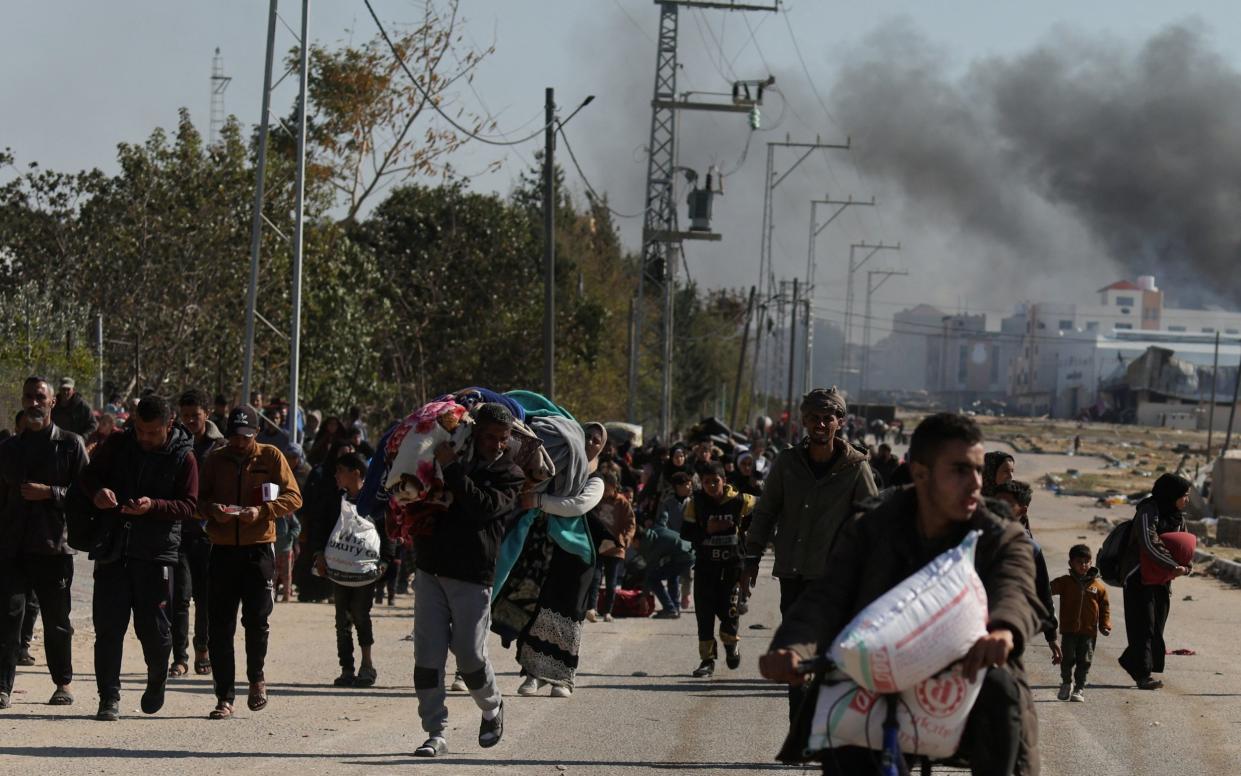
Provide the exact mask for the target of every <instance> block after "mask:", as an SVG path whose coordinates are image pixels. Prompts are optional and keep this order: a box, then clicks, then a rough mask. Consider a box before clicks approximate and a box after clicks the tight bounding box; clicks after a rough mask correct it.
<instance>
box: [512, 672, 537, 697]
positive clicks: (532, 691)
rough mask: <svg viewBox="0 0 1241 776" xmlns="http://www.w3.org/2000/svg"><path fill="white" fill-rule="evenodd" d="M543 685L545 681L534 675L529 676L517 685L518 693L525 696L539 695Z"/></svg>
mask: <svg viewBox="0 0 1241 776" xmlns="http://www.w3.org/2000/svg"><path fill="white" fill-rule="evenodd" d="M542 686H543V682H542V681H541V680H539V679H536V678H535V677H533V676H527V677H526V679H525V681H523V682H522V683H521V684H520V685H519V686H518V687H517V694H518V695H525V696H531V695H538V694H539V689H540V688H541V687H542Z"/></svg>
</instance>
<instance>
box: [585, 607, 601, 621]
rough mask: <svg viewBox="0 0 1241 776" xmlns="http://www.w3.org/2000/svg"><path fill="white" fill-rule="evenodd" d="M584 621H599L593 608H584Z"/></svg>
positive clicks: (597, 614)
mask: <svg viewBox="0 0 1241 776" xmlns="http://www.w3.org/2000/svg"><path fill="white" fill-rule="evenodd" d="M586 621H587V622H599V613H598V612H596V611H595V610H594V609H587V610H586Z"/></svg>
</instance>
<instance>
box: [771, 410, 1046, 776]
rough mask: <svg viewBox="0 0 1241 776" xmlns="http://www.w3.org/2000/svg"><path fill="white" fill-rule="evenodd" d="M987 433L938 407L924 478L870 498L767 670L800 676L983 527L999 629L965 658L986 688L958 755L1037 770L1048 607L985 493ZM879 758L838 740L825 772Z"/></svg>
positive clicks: (981, 563)
mask: <svg viewBox="0 0 1241 776" xmlns="http://www.w3.org/2000/svg"><path fill="white" fill-rule="evenodd" d="M982 441H983V440H982V432H981V431H980V430H979V428H978V426H977V425H976V424H975V423H974V421H973V420H971V419H969V418H967V417H964V416H961V415H953V414H948V413H942V414H938V415H932V416H930V417H928V418H927V419H926V420H924V421H923V422H922V423H921V424H920V425H919V426H918V428H917V429H916V430H915V431H914V434H913V438H912V440H911V442H910V448H909V453H910V460H911V470H912V475H913V478H914V484H913V487H906V488H903V489H900V490H898V491H896V492H895V493H892V494H890V495H889V496H887V497H886V498H885V499H884V500H883V501H881V502H872V503H870V504H868V507H869V509H868V510H867V511H865V512H864V513H862V514H860V515H859V516H857V517H855V518H853V519H851V520H850V521H848V522H847V523H846V524H845V527H844V528H843V529H842V530H841V533H840V537H839V539H838V540H837V541H836V543H835V545H834V546H833V548H832V551H831V554H830V555H829V557H828V560H827V571H826V573H825V574H824V575H823V576H822V577H820V578H818V579H816V580H815V581H814V582H813V583H812V584H811V586H810V587H808V588H807V589H806V591H805V592H803V593H802V595H801V596H799V597H798V599H797V601H796V603H795V604H794V605H793V607H792V609H790V610H789V611H788V612H787V613H786V614H785V615H784V621H783V623H782V624H781V625H780V628H779V629H778V630H777V631H776V634H775V637H774V638H773V639H772V642H771V646H770V651H769V652H768V653H767V654H765V655H763V656H762V658H761V659H760V661H759V669H760V670H761V672H762V674H763V676H765V677H766V678H768V679H771V680H773V681H777V682H786V683H789V684H793V685H797V684H800V683H801V682H802V681H804V678H805V677H804V676H803V674H802V673H801V672H800V671H799V670H798V664H799V663H800V662H801V661H802V660H807V659H810V658H812V657H814V656H816V655H819V654H822V653H823V652H824V651H826V650H827V649H828V648H829V647H830V646H831V642H832V640H833V639H834V638H835V637H836V636H837V634H839V633H840V631H841V630H842V629H843V628H844V627H845V626H846V625H847V624H848V623H849V622H850V621H851V620H852V619H853V617H854V616H855V615H856V614H857V613H858V612H860V611H861V610H862V609H863V608H865V607H866V606H867V605H868V604H870V603H871V602H872V601H874V600H875V599H877V598H879V597H880V596H882V595H883V594H884V593H886V592H887V591H888V590H890V589H891V588H893V587H895V586H896V585H898V584H899V583H900V582H901V581H902V580H904V579H905V578H906V577H908V576H910V575H911V574H913V573H914V572H916V571H918V570H919V569H921V568H922V567H923V566H924V565H926V564H927V563H928V562H929V561H931V560H932V559H934V558H935V557H936V556H938V555H939V554H941V553H942V552H944V551H945V550H948V549H950V548H952V547H954V546H956V545H957V544H959V543H960V542H961V541H962V540H963V539H964V538H965V537H966V535H967V534H968V533H969V532H970V531H981V532H982V535H981V536H980V537H979V540H978V545H977V550H976V554H975V561H974V565H975V568H976V569H977V571H978V575H979V576H980V577H981V578H982V581H983V585H984V586H985V587H986V590H987V600H988V609H989V617H988V624H987V629H988V633H987V635H986V636H983V637H982V638H980V639H979V640H978V641H977V642H976V643H975V644H974V646H973V648H972V649H970V651H969V653H968V654H966V655H965V657H964V664H963V669H964V673H965V675H966V676H967V677H971V678H974V680H975V681H978V682H981V683H982V686H981V692H980V694H979V696H978V700H977V701H976V703H975V704H974V708H973V710H972V711H971V712H970V715H969V720H968V722H967V723H966V728H965V734H964V736H963V738H962V740H961V745H960V747H959V749H958V754H959V755H960V756H961V757H963V758H964V759H967V760H968V761H969V763H970V769H971V772H972V773H973V774H975V776H1010V775H1011V774H1019V775H1020V776H1037V774H1038V770H1039V763H1038V720H1037V718H1036V716H1035V712H1034V705H1033V700H1032V698H1031V696H1030V688H1029V685H1028V683H1027V682H1026V677H1025V671H1024V669H1023V667H1022V662H1021V657H1022V654H1023V651H1024V648H1025V645H1026V644H1027V643H1029V638H1030V636H1031V635H1036V634H1038V633H1039V631H1040V628H1041V622H1042V617H1043V615H1044V612H1043V607H1042V604H1041V603H1040V602H1039V600H1038V597H1037V595H1036V593H1035V589H1034V554H1033V551H1032V549H1031V546H1030V541H1029V539H1028V538H1027V536H1026V533H1025V531H1024V530H1023V529H1022V527H1021V524H1020V523H1018V522H1016V521H1013V520H1009V519H1007V518H1005V517H1001V516H999V515H997V514H995V513H994V512H992V511H990V510H989V509H988V508H987V506H986V505H985V504H984V503H983V501H982V497H981V488H982V468H983V453H984V450H983V445H982ZM813 711H814V710H813V708H809V709H802V710H801V714H812V713H813ZM795 727H796V726H795ZM874 758H875V753H874V752H871V751H868V750H865V749H860V748H857V747H842V748H837V749H832V750H830V751H828V752H827V753H825V754H824V756H823V772H824V773H825V774H842V775H848V776H857V775H858V774H865V773H873V772H874V762H875V759H874Z"/></svg>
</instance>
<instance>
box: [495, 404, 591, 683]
mask: <svg viewBox="0 0 1241 776" xmlns="http://www.w3.org/2000/svg"><path fill="white" fill-rule="evenodd" d="M505 395H506V396H509V397H511V398H513V399H514V400H516V401H518V402H519V403H521V405H522V406H523V408H524V409H525V411H526V417H527V418H528V419H529V424H530V426H531V428H533V430H534V431H535V433H537V434H538V437H539V440H540V441H541V442H542V443H543V446H544V448H545V449H546V451H547V453H548V454H549V455H550V457H551V459H552V461H553V462H554V463H555V472H556V473H555V475H554V476H553V477H552V479H551V480H548V481H546V482H544V483H540V485H539V486H538V489H537V490H531V491H528V492H526V493H523V494H522V496H521V498H520V499H519V504H520V508H521V513H520V515H519V516H518V517H517V518H516V519H515V520H514V521H512V522H511V523H510V526H509V528H508V532H507V534H506V535H505V538H504V543H503V544H502V545H501V548H500V558H499V560H498V561H497V564H496V579H495V590H496V594H495V596H494V598H493V600H492V622H491V630H492V631H494V632H495V633H497V634H498V635H499V636H500V640H501V643H503V645H504V647H505V648H508V646H509V645H510V644H512V643H513V642H516V646H517V662H518V664H520V665H521V668H522V676H523V680H522V683H521V686H520V687H518V688H517V693H518V694H519V695H535V694H537V693H538V692H539V690H540V689H541V688H543V687H545V686H548V685H550V686H551V694H552V697H555V698H569V697H571V696H572V695H573V686H574V680H575V678H576V676H577V666H578V654H579V650H580V648H581V641H582V623H583V621H584V620H585V619H586V611H587V609H589V608H591V606H593V605H594V601H593V600H592V599H593V598H595V596H596V591H595V590H592V589H591V582H592V581H593V580H594V576H595V573H594V572H595V562H596V557H597V556H596V545H595V540H594V538H593V537H592V536H591V532H590V529H589V528H588V526H587V521H586V517H585V515H586V513H588V512H590V510H592V509H594V508H595V507H596V506H597V505H598V504H599V501H600V500H601V499H602V498H603V490H604V488H603V482H602V480H600V479H599V478H598V477H596V476H594V474H593V472H594V468H595V462H596V460H597V457H598V455H599V451H600V450H602V449H603V446H604V445H605V444H606V443H607V432H606V431H605V430H604V429H603V426H602V425H600V424H597V423H594V424H587V427H586V428H583V427H582V426H581V425H579V424H578V422H577V421H576V420H575V419H574V418H573V416H572V415H570V414H569V412H568V411H567V410H565V409H564V408H563V407H559V406H557V405H555V404H552V403H551V402H549V401H548V400H547V399H545V398H543V397H542V396H539V395H538V394H534V393H530V392H528V391H510V392H509V393H507V394H505Z"/></svg>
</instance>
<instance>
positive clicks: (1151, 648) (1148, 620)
mask: <svg viewBox="0 0 1241 776" xmlns="http://www.w3.org/2000/svg"><path fill="white" fill-rule="evenodd" d="M1124 595H1125V636H1126V637H1127V639H1128V641H1129V646H1128V647H1126V648H1125V651H1124V652H1123V653H1122V654H1121V656H1120V667H1121V668H1123V669H1125V671H1127V672H1128V674H1129V676H1131V677H1133V681H1135V682H1140V681H1142V680H1143V679H1146V678H1148V677H1149V676H1150V675H1151V674H1158V673H1163V663H1164V654H1165V653H1166V652H1167V647H1166V646H1165V645H1164V641H1163V629H1164V626H1166V625H1167V624H1168V612H1169V610H1170V609H1171V598H1172V585H1170V584H1166V585H1144V584H1142V579H1141V575H1140V574H1139V573H1137V572H1135V573H1133V574H1130V575H1129V578H1128V579H1127V580H1125V587H1124Z"/></svg>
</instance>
